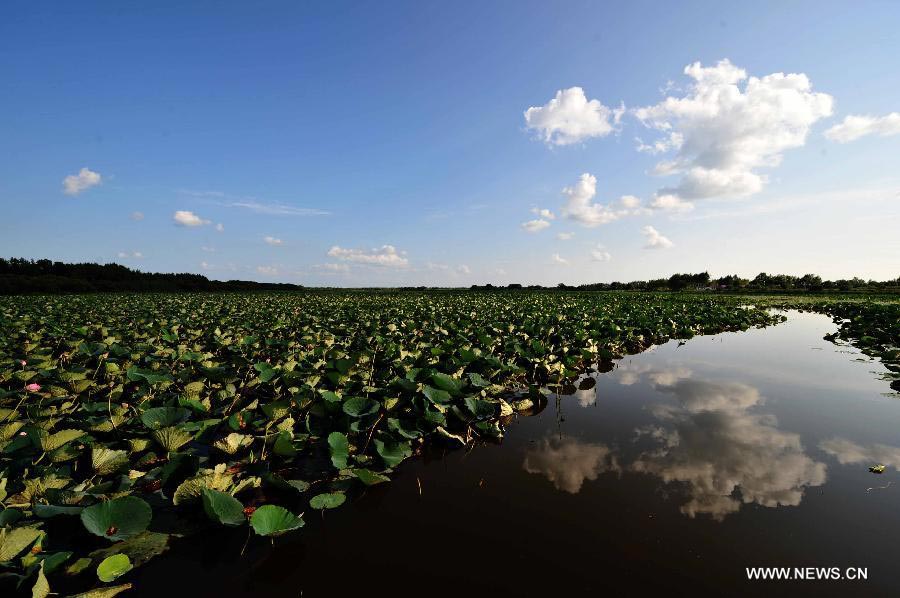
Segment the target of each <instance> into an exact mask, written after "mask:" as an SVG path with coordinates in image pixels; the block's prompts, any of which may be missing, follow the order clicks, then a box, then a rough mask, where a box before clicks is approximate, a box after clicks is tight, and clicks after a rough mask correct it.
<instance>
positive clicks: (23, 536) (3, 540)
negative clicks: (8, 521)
mask: <svg viewBox="0 0 900 598" xmlns="http://www.w3.org/2000/svg"><path fill="white" fill-rule="evenodd" d="M43 533H44V532H42V531H41V530H40V529H38V528H36V527H14V528H12V529H7V528H4V529H0V563H2V562H3V561H11V560H13V558H15V557H16V555H18V554H19V553H20V552H22V551H23V550H25V549H26V548H28V547H29V546H31V544H32V543H33V542H34V541H35V540H37V539H38V538H39V537H40V536H41V534H43Z"/></svg>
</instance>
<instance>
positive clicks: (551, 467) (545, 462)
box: [522, 436, 619, 494]
mask: <svg viewBox="0 0 900 598" xmlns="http://www.w3.org/2000/svg"><path fill="white" fill-rule="evenodd" d="M522 467H523V468H524V469H525V471H527V472H528V473H538V474H541V475H543V476H544V477H546V478H547V479H548V480H550V481H551V482H553V485H554V486H556V489H557V490H562V491H564V492H569V493H571V494H577V493H578V492H579V491H580V490H581V486H582V485H583V484H584V481H585V480H596V479H597V476H598V475H600V474H601V473H604V472H607V471H619V464H618V462H617V461H616V457H615V455H614V454H613V451H612V450H611V449H610V448H609V447H607V446H606V445H604V444H595V443H590V442H582V441H580V440H577V439H575V438H571V437H568V436H563V437H555V436H554V437H549V438H544V439H543V440H541V441H540V443H539V444H538V446H537V447H535V448H532V449H529V450H528V451H527V452H526V453H525V462H524V463H523V464H522Z"/></svg>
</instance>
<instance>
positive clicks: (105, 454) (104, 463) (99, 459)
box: [91, 446, 128, 475]
mask: <svg viewBox="0 0 900 598" xmlns="http://www.w3.org/2000/svg"><path fill="white" fill-rule="evenodd" d="M91 466H92V467H93V468H94V473H96V474H97V475H108V474H111V473H115V472H116V471H119V470H120V469H125V468H126V467H128V453H127V452H125V451H116V450H112V449H108V448H105V447H102V446H101V447H97V446H95V447H94V448H93V449H92V450H91Z"/></svg>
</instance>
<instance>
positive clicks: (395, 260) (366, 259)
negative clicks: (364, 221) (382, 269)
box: [328, 245, 409, 268]
mask: <svg viewBox="0 0 900 598" xmlns="http://www.w3.org/2000/svg"><path fill="white" fill-rule="evenodd" d="M404 254H405V252H400V251H397V248H396V247H394V246H393V245H382V246H381V247H379V248H376V249H372V250H370V251H366V250H365V249H345V248H343V247H340V246H338V245H335V246H333V247H332V248H331V249H329V250H328V257H333V258H337V259H339V260H342V261H345V262H355V263H357V264H367V265H370V266H387V267H390V268H404V267H406V266H408V265H409V260H408V259H407V258H406V257H404Z"/></svg>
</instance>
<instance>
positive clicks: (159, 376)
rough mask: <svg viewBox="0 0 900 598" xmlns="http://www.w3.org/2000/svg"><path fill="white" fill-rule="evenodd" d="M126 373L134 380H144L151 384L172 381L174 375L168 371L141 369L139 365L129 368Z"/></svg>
mask: <svg viewBox="0 0 900 598" xmlns="http://www.w3.org/2000/svg"><path fill="white" fill-rule="evenodd" d="M126 375H127V376H128V379H129V380H131V381H132V382H140V381H144V382H146V383H147V384H150V385H153V384H161V383H163V382H171V381H172V377H171V376H170V375H168V374H166V373H160V372H158V371H156V370H145V369H140V368H137V367H130V368H128V371H127V372H126Z"/></svg>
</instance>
